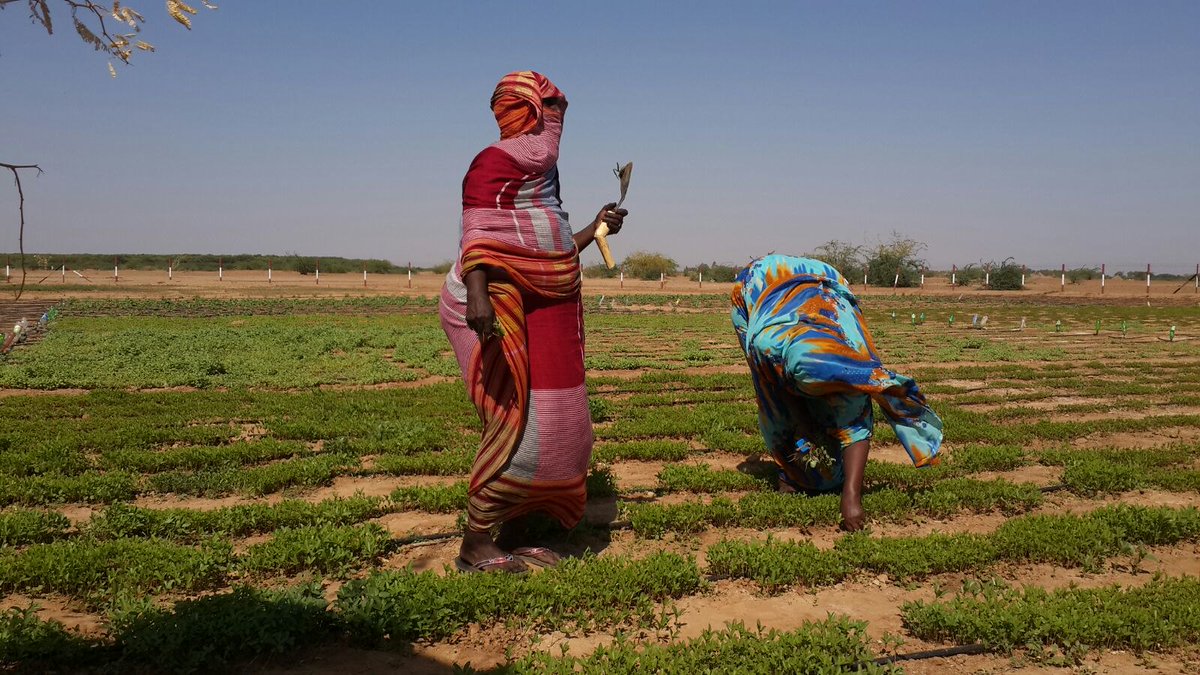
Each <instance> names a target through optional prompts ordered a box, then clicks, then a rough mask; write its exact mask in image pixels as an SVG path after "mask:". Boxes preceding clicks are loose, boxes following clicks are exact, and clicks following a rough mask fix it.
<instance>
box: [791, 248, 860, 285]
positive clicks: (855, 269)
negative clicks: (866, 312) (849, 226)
mask: <svg viewBox="0 0 1200 675" xmlns="http://www.w3.org/2000/svg"><path fill="white" fill-rule="evenodd" d="M805 255H806V256H807V257H809V258H816V259H817V260H820V261H822V262H825V263H828V264H830V265H833V267H834V268H836V269H837V271H839V272H841V273H842V276H844V277H846V278H847V279H849V280H850V281H851V282H852V283H853V282H856V281H858V280H861V279H862V278H863V269H864V268H863V264H864V262H865V261H864V259H863V247H862V246H855V245H854V244H851V243H849V242H845V241H839V240H837V239H833V240H830V241H827V242H825V243H824V244H821V245H820V246H818V247H817V248H816V249H815V250H813V252H812V253H806V254H805Z"/></svg>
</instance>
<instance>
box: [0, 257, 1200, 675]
mask: <svg viewBox="0 0 1200 675" xmlns="http://www.w3.org/2000/svg"><path fill="white" fill-rule="evenodd" d="M91 274H92V273H89V276H91ZM96 274H97V275H99V274H100V273H96ZM239 274H245V273H239ZM138 275H146V276H145V277H144V278H138ZM149 275H150V273H129V274H127V275H124V274H123V276H122V279H121V281H120V282H118V283H113V282H112V280H111V278H109V279H108V280H107V282H101V281H100V280H96V282H95V283H94V284H91V285H87V284H84V285H76V286H75V287H73V288H54V287H53V285H52V283H51V282H49V281H47V282H46V283H44V284H41V285H39V286H37V287H35V288H34V289H32V290H31V291H30V293H29V295H28V296H27V299H28V300H30V301H31V302H32V303H33V304H31V305H26V306H22V307H20V308H17V307H13V306H11V305H6V304H3V303H0V315H3V318H4V320H5V323H6V324H9V325H11V320H10V316H11V315H13V314H14V313H25V314H26V315H28V316H29V317H30V318H36V316H33V315H31V314H29V313H30V312H36V311H37V310H38V309H42V310H44V309H46V308H48V307H50V306H51V305H54V306H56V307H58V310H59V311H58V316H57V318H56V319H54V320H53V321H52V322H51V323H50V330H49V332H48V333H47V334H46V335H45V337H44V338H43V339H40V340H38V341H36V342H34V343H32V344H29V345H23V346H19V347H18V348H17V349H16V350H15V351H14V352H13V353H12V354H10V355H9V356H8V357H7V358H6V359H5V360H3V361H0V387H2V388H3V389H0V395H2V396H0V420H2V421H0V425H2V426H0V594H2V599H0V608H3V609H5V610H7V613H6V614H4V615H2V617H0V663H5V664H9V665H12V664H17V665H23V666H24V667H27V668H29V669H32V670H41V669H43V668H46V667H55V668H58V669H60V670H66V671H72V670H85V669H86V668H88V667H93V668H108V669H110V670H114V671H118V672H127V671H138V670H143V671H150V672H158V671H163V670H173V671H175V670H188V669H191V670H195V671H198V672H207V671H211V670H214V669H220V668H235V669H239V670H251V671H260V670H267V671H270V672H313V673H315V672H361V673H368V672H380V671H383V670H395V671H397V672H427V673H438V672H452V671H453V669H454V668H456V667H458V666H455V665H454V664H460V665H461V664H467V663H469V664H470V667H469V668H467V667H465V666H462V667H461V668H460V670H459V672H471V670H472V669H474V670H480V671H484V670H487V669H490V668H494V667H498V666H504V665H505V664H509V667H510V668H511V670H512V671H513V672H526V671H532V672H596V673H612V672H654V669H655V668H661V669H664V670H663V672H695V671H696V670H697V669H699V668H711V669H714V671H715V672H722V671H726V672H728V671H734V672H805V671H806V669H807V672H820V671H822V670H825V671H826V672H832V671H834V670H837V669H847V668H852V667H854V666H855V665H861V666H863V668H864V670H867V671H870V670H872V669H887V668H895V669H903V670H904V671H906V672H914V673H933V672H946V671H950V670H954V671H960V672H981V671H982V672H1007V671H1010V670H1017V669H1022V672H1058V671H1060V670H1061V671H1062V672H1069V671H1071V670H1075V671H1078V670H1092V671H1098V672H1129V673H1133V672H1143V671H1144V670H1145V669H1147V668H1155V669H1157V670H1156V672H1160V673H1175V672H1196V670H1197V669H1200V649H1198V648H1197V644H1198V642H1200V577H1198V575H1200V562H1198V554H1200V511H1198V510H1197V506H1200V392H1198V391H1197V389H1196V383H1197V382H1200V305H1198V304H1197V300H1196V296H1195V295H1194V294H1193V293H1192V288H1191V287H1187V288H1185V289H1184V290H1183V291H1181V292H1180V293H1179V294H1177V295H1171V294H1170V291H1171V290H1172V289H1173V288H1175V286H1176V284H1169V285H1168V284H1165V283H1164V284H1162V285H1161V286H1158V287H1156V288H1155V289H1154V293H1153V294H1152V296H1151V299H1150V302H1149V303H1147V301H1146V299H1145V297H1144V296H1145V286H1144V283H1142V284H1139V283H1138V282H1133V281H1128V282H1112V281H1110V282H1109V285H1108V288H1107V289H1106V295H1105V296H1104V297H1103V298H1101V297H1100V295H1099V293H1098V290H1099V289H1098V288H1094V289H1091V290H1090V291H1089V290H1088V289H1085V288H1074V289H1072V287H1071V286H1068V292H1067V293H1058V292H1057V289H1058V283H1057V282H1058V280H1057V279H1052V280H1046V279H1041V280H1038V284H1040V285H1034V286H1033V288H1032V289H1031V290H1028V291H1025V292H1021V293H998V292H997V293H992V292H987V291H980V290H974V289H953V290H952V289H949V288H946V287H944V286H935V285H933V284H930V288H928V289H927V290H926V291H925V292H918V291H909V292H905V293H903V294H900V295H893V294H892V293H891V291H890V289H887V290H886V291H884V290H878V289H872V290H869V291H867V292H865V293H864V294H863V296H864V302H863V304H864V307H865V308H866V313H867V318H868V321H869V322H870V324H871V326H872V329H873V330H874V332H875V336H876V339H877V342H878V344H879V347H880V350H881V351H882V352H883V354H884V356H885V359H886V361H887V362H888V364H889V366H891V367H893V368H894V369H896V370H899V371H901V372H904V373H906V374H910V375H912V376H914V377H916V378H917V380H918V382H920V383H921V385H922V388H923V390H924V391H925V392H926V394H927V395H928V396H929V398H930V400H931V402H932V404H933V406H934V408H935V409H936V410H937V412H938V413H939V414H940V415H941V416H942V418H943V420H944V421H945V425H946V447H945V458H946V461H945V462H944V465H943V466H941V467H938V468H936V469H931V470H920V471H919V470H916V469H913V468H912V467H911V466H909V465H908V463H907V459H906V457H905V455H904V453H903V450H902V449H901V448H900V446H899V445H898V444H897V443H896V442H895V438H894V436H893V435H892V434H891V432H890V430H889V429H887V428H886V426H880V427H879V428H878V429H877V434H876V441H875V447H874V448H873V449H872V454H871V457H872V462H871V464H870V465H869V468H868V474H867V475H868V484H869V494H868V495H867V496H866V498H865V500H864V502H865V505H866V508H867V510H868V514H869V516H870V517H871V525H870V530H869V531H868V532H867V533H865V534H856V535H845V534H842V533H840V532H839V530H838V526H837V525H838V523H837V521H838V501H837V498H836V497H833V496H829V497H815V498H805V497H796V496H785V495H778V494H776V493H774V492H773V487H774V486H773V473H774V472H773V471H772V467H771V465H770V464H769V461H768V460H767V459H766V458H765V457H764V456H763V451H764V448H763V446H762V441H761V440H760V438H759V437H758V435H757V422H756V415H755V406H754V401H753V393H752V389H751V386H750V381H749V377H748V375H747V373H746V370H745V366H744V364H743V363H742V359H741V354H740V351H739V350H738V348H737V344H736V339H735V338H734V336H733V333H732V330H731V328H730V327H729V323H728V318H727V315H726V306H727V300H726V296H725V294H726V293H727V287H718V288H717V289H714V288H712V287H710V286H709V285H707V284H706V285H705V288H704V289H699V288H693V286H695V285H694V284H689V283H688V282H686V281H684V280H672V281H671V282H670V283H669V284H668V286H667V288H666V289H665V290H664V291H663V292H661V293H657V294H656V293H655V291H656V289H657V286H658V284H657V283H652V282H638V283H640V284H641V285H637V284H634V283H630V282H627V284H626V288H625V289H624V292H623V293H622V291H621V289H619V288H617V285H616V282H613V281H605V282H600V283H597V282H592V281H589V282H587V283H586V284H585V293H586V298H587V300H586V304H587V313H588V316H587V329H588V334H587V346H588V352H589V354H588V357H587V365H588V373H589V387H590V390H591V393H592V414H593V419H594V420H595V422H596V434H597V445H596V448H595V453H594V467H593V470H592V476H591V478H590V481H589V485H590V494H591V499H590V502H589V509H588V516H587V522H586V523H585V524H584V525H583V526H581V527H580V528H578V529H577V530H575V531H573V532H570V533H556V532H553V531H548V533H547V536H548V537H551V541H552V542H553V544H554V545H555V546H556V547H557V548H558V549H559V550H562V551H564V552H567V553H569V554H571V555H572V556H573V557H572V558H571V559H570V560H568V561H567V562H565V563H564V564H562V565H561V566H560V567H559V568H556V569H553V570H547V571H542V572H538V573H535V574H531V575H527V576H523V577H512V576H507V575H460V574H457V573H453V572H450V573H447V572H446V569H445V567H446V566H447V565H448V564H450V563H451V561H452V560H453V558H454V556H455V555H456V552H457V541H456V540H455V538H454V535H455V532H456V530H457V528H458V527H459V523H460V514H461V511H462V509H463V505H464V504H465V497H466V487H465V480H466V474H467V471H468V469H469V466H470V462H471V457H472V452H473V449H474V447H475V444H476V441H477V438H478V421H477V419H476V417H475V413H474V411H473V409H472V408H471V406H470V405H469V403H468V401H467V399H466V395H465V393H464V392H463V389H462V386H461V384H460V382H459V380H458V379H457V368H456V365H455V363H454V361H453V358H452V357H451V356H450V355H449V353H448V345H447V344H446V342H445V339H444V337H443V335H442V333H441V330H440V328H439V327H438V323H437V318H436V314H435V310H436V304H435V302H436V301H435V299H434V298H433V296H432V294H433V293H434V292H435V291H436V287H437V283H438V280H437V279H436V277H434V276H433V275H420V276H419V277H418V278H417V279H415V280H414V281H415V283H414V288H413V289H408V288H407V284H406V281H407V280H406V279H404V278H400V279H396V278H386V279H384V278H382V277H372V278H371V279H370V280H369V285H368V287H367V289H365V290H363V289H362V288H361V277H359V278H358V279H357V280H355V279H353V278H351V277H353V275H346V278H341V279H338V278H334V279H329V280H327V279H326V278H325V277H324V276H323V277H322V279H321V286H320V287H319V288H318V287H317V286H316V284H315V283H312V282H311V280H308V279H301V278H299V277H298V276H297V277H296V278H295V279H287V278H284V279H279V278H278V276H277V277H276V279H275V280H274V281H276V283H273V284H271V285H270V286H269V287H268V286H267V284H266V283H265V282H264V281H256V280H254V279H245V280H238V279H236V278H234V279H229V275H227V280H226V281H225V282H221V283H222V284H224V285H220V284H217V283H214V282H213V281H212V280H206V281H204V282H203V283H201V282H200V281H196V282H195V283H191V282H189V281H187V277H184V276H183V275H176V279H175V280H173V281H172V282H170V283H168V282H166V281H165V280H158V281H156V280H155V279H152V278H151V277H150V276H149ZM163 276H165V275H157V274H156V275H155V277H163ZM127 277H128V278H127ZM36 280H37V279H34V281H36ZM355 281H357V283H358V286H357V287H356V286H355ZM371 281H377V282H378V286H377V287H372V286H371V285H370V282H371ZM1049 282H1052V283H1049ZM943 283H944V282H943ZM64 286H65V287H71V286H72V284H64ZM601 296H604V299H603V301H601ZM614 300H615V304H614ZM952 315H953V317H954V321H953V323H951V321H950V317H951V316H952ZM975 315H978V316H979V317H980V318H981V317H982V316H983V315H987V317H988V322H987V324H986V329H983V330H977V329H972V328H971V327H970V326H971V323H972V317H973V316H975ZM922 317H923V319H924V321H923V322H922ZM17 318H19V317H17ZM1022 322H1023V323H1024V329H1023V330H1019V327H1020V326H1021V324H1022ZM1172 326H1174V333H1173V336H1172V332H1171V328H1172ZM410 645H411V646H412V648H411V650H409V651H408V652H407V653H406V651H405V649H406V648H407V647H409V646H410ZM951 646H974V647H975V651H976V652H978V653H971V654H960V655H954V656H946V657H939V658H928V659H922V660H913V661H898V662H896V663H894V664H888V663H887V662H886V660H887V658H888V657H892V656H895V655H909V654H920V653H923V652H927V651H929V650H933V649H939V648H945V647H951Z"/></svg>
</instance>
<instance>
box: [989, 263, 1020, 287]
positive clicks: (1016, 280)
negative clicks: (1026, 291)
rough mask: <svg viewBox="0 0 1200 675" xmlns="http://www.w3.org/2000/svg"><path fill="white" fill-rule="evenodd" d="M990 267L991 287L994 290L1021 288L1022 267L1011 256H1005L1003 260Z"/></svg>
mask: <svg viewBox="0 0 1200 675" xmlns="http://www.w3.org/2000/svg"><path fill="white" fill-rule="evenodd" d="M991 267H992V276H991V288H992V290H994V291H1019V290H1021V277H1022V276H1023V274H1024V273H1023V272H1022V271H1021V270H1022V267H1021V266H1020V265H1018V264H1017V263H1016V262H1014V261H1013V259H1012V258H1006V259H1005V260H1004V262H1002V263H1000V266H999V267H997V266H995V265H994V264H993V265H992V266H991Z"/></svg>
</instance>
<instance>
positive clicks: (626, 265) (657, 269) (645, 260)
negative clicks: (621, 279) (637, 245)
mask: <svg viewBox="0 0 1200 675" xmlns="http://www.w3.org/2000/svg"><path fill="white" fill-rule="evenodd" d="M621 269H624V270H625V274H627V275H629V276H631V277H633V278H635V279H646V280H656V279H658V278H659V275H664V274H665V275H666V276H673V275H674V274H675V273H676V272H678V271H679V263H677V262H675V261H674V260H672V259H671V258H668V257H667V256H665V255H663V254H661V253H648V252H646V251H636V252H634V253H630V254H629V256H628V257H627V258H625V261H624V262H622V263H621Z"/></svg>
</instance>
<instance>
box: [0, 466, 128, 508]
mask: <svg viewBox="0 0 1200 675" xmlns="http://www.w3.org/2000/svg"><path fill="white" fill-rule="evenodd" d="M137 493H138V481H137V479H136V478H135V477H134V476H132V475H130V474H127V473H124V472H120V471H109V472H107V473H97V472H93V471H88V472H85V473H81V474H79V475H77V476H59V475H53V474H49V475H44V476H29V477H22V478H5V479H2V480H0V506H2V505H8V504H25V505H29V506H36V505H44V504H64V503H69V502H88V503H98V504H106V503H111V502H116V501H123V500H127V499H132V498H133V497H134V495H136V494H137Z"/></svg>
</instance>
